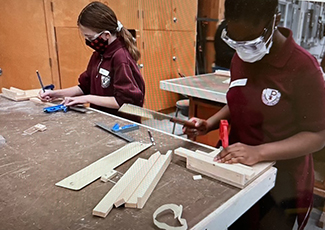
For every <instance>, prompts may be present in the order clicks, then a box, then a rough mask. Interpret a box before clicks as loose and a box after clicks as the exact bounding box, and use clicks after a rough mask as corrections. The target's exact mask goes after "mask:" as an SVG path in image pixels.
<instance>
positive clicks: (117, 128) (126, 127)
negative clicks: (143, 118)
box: [112, 123, 139, 133]
mask: <svg viewBox="0 0 325 230" xmlns="http://www.w3.org/2000/svg"><path fill="white" fill-rule="evenodd" d="M137 129H139V125H137V124H131V125H124V126H122V127H121V126H120V125H119V124H118V123H116V124H115V125H114V126H113V127H112V131H114V132H121V133H126V132H130V131H133V130H137Z"/></svg>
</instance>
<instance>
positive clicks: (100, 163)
mask: <svg viewBox="0 0 325 230" xmlns="http://www.w3.org/2000/svg"><path fill="white" fill-rule="evenodd" d="M151 145H152V144H151V143H150V144H144V143H140V142H132V143H129V144H127V145H125V146H124V147H122V148H120V149H118V150H116V151H115V152H113V153H111V154H109V155H107V156H105V157H103V158H101V159H99V160H97V161H95V162H94V163H92V164H90V165H88V166H87V167H85V168H83V169H81V170H79V171H78V172H76V173H74V174H72V175H70V176H68V177H67V178H65V179H63V180H61V181H59V182H58V183H56V184H55V185H56V186H60V187H64V188H68V189H72V190H80V189H82V188H83V187H84V186H86V185H88V184H90V183H91V182H93V181H94V180H96V179H98V178H100V177H101V176H102V175H104V174H105V173H107V172H109V171H110V170H113V169H114V168H116V167H117V166H119V165H121V164H123V163H124V162H125V161H127V160H129V159H130V158H132V157H134V156H135V155H137V154H139V153H140V152H142V151H144V150H146V149H147V148H149V147H150V146H151Z"/></svg>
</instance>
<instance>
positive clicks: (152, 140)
mask: <svg viewBox="0 0 325 230" xmlns="http://www.w3.org/2000/svg"><path fill="white" fill-rule="evenodd" d="M148 134H149V138H150V141H151V143H152V145H153V146H155V145H156V142H155V139H153V136H152V134H151V132H150V130H149V129H148Z"/></svg>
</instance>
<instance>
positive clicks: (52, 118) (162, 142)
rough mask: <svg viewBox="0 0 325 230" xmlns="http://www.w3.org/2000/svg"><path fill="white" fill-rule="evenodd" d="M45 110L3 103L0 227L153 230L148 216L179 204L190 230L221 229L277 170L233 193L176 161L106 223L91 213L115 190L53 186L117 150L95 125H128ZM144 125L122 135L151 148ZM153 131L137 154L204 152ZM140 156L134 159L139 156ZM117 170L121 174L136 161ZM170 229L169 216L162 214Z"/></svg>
mask: <svg viewBox="0 0 325 230" xmlns="http://www.w3.org/2000/svg"><path fill="white" fill-rule="evenodd" d="M42 109H43V106H42V105H37V104H34V103H33V102H30V101H23V102H14V101H10V100H7V99H5V98H2V97H0V135H2V136H3V137H4V138H5V139H6V143H5V144H2V145H0V183H1V187H0V199H1V205H0V223H1V224H0V229H5V230H10V229H47V230H51V229H53V230H54V229H55V230H57V229H96V230H101V229H157V228H156V227H155V226H154V224H153V221H152V214H153V212H154V211H155V210H156V209H157V208H158V207H160V206H161V205H163V204H166V203H175V204H178V205H179V204H182V205H183V207H184V211H183V216H182V217H183V218H185V219H186V220H187V222H188V226H189V228H193V229H226V228H227V226H229V225H230V224H231V223H232V222H233V221H235V220H236V219H237V218H238V217H239V216H240V215H242V213H244V212H245V210H247V209H248V208H249V207H250V206H251V205H252V204H253V203H254V202H256V201H257V200H258V199H260V197H261V196H263V194H265V193H266V192H267V191H269V190H270V189H271V188H272V187H273V186H274V181H275V174H276V169H275V168H271V169H270V170H268V171H267V172H266V173H264V174H263V175H262V176H260V177H259V178H257V179H256V180H255V181H254V182H252V183H251V184H250V185H248V186H247V187H246V188H245V189H242V190H240V189H238V188H235V187H232V186H230V185H227V184H225V183H222V182H218V181H216V180H214V179H211V178H208V177H205V176H203V179H202V180H198V181H194V180H193V179H192V176H193V175H196V173H195V172H191V171H189V170H187V169H186V168H185V162H184V161H183V160H182V159H181V158H179V157H177V156H173V160H172V163H171V164H170V165H169V167H168V168H167V170H166V172H165V173H164V175H163V177H162V178H161V180H160V181H159V183H158V185H157V187H156V188H155V190H154V191H153V193H152V195H151V196H150V198H149V200H148V202H147V203H146V205H145V206H144V208H143V209H141V210H138V209H130V208H124V207H122V208H117V209H116V208H113V210H112V211H111V212H110V213H109V215H108V216H107V217H106V218H99V217H95V216H93V215H92V209H93V208H94V207H95V206H96V205H97V203H98V202H99V201H100V200H101V199H102V198H103V196H105V195H106V193H107V192H108V191H109V189H110V188H111V187H112V186H113V184H112V183H103V182H101V181H99V180H97V181H95V182H93V183H91V184H90V185H88V186H86V187H85V188H83V189H82V190H80V191H72V190H68V189H64V188H61V187H57V186H55V183H56V182H58V181H60V180H62V179H64V178H65V177H67V176H69V175H71V174H72V173H74V172H76V171H78V170H80V169H82V168H84V167H85V166H87V165H89V164H90V163H92V162H94V161H96V160H97V159H99V158H101V157H103V156H105V155H107V154H109V153H111V152H113V151H115V150H117V149H119V148H121V147H122V146H124V145H125V144H126V142H125V141H124V140H122V139H120V138H118V137H115V136H113V135H111V134H109V133H107V132H105V131H103V130H102V129H100V128H97V127H95V125H94V122H98V121H99V122H103V123H105V124H107V126H109V127H112V126H113V125H114V124H115V123H119V124H120V125H126V124H130V122H129V121H127V120H124V119H121V118H118V117H115V116H111V115H108V114H104V113H100V112H96V111H89V112H87V113H86V114H81V113H77V112H74V111H69V112H67V113H63V112H57V113H52V114H47V113H44V112H43V110H42ZM37 123H41V124H43V125H46V127H47V130H46V131H44V132H37V133H34V134H32V135H22V134H23V131H24V130H26V129H28V128H30V127H31V126H34V125H35V124H37ZM147 129H148V127H146V126H143V125H141V126H140V129H139V130H135V131H132V132H129V133H127V135H129V136H131V137H133V138H134V139H135V140H136V141H141V142H146V143H148V142H149V137H148V133H147ZM151 130H152V134H153V137H154V138H155V141H156V143H157V144H156V146H152V147H151V148H149V149H147V150H146V151H144V152H143V153H141V154H139V155H138V156H140V157H142V158H148V157H149V156H150V155H151V154H152V153H154V152H156V151H160V152H161V153H163V154H165V153H166V152H167V150H169V149H172V150H173V149H175V148H178V147H180V146H182V147H185V148H188V149H193V150H196V149H200V150H203V151H208V150H209V148H208V147H205V146H203V145H200V144H198V143H195V142H191V141H189V140H186V139H183V138H180V137H177V136H174V135H169V134H166V133H163V132H160V131H158V130H154V129H151ZM138 156H137V157H138ZM137 157H135V158H133V159H131V160H129V161H127V162H126V163H124V164H123V165H121V166H120V167H118V168H117V170H118V171H120V172H122V173H124V172H125V171H126V170H127V169H128V168H129V167H130V165H131V164H132V163H133V162H134V161H135V159H136V158H137ZM159 220H160V221H162V220H165V221H166V222H168V223H169V224H172V223H174V221H173V218H172V215H170V216H168V217H167V216H162V217H160V219H159Z"/></svg>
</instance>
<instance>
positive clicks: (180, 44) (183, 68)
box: [172, 31, 196, 78]
mask: <svg viewBox="0 0 325 230" xmlns="http://www.w3.org/2000/svg"><path fill="white" fill-rule="evenodd" d="M195 36H196V33H195V32H194V31H190V32H184V31H182V32H179V31H173V32H172V41H173V42H172V56H173V57H175V58H176V59H175V60H173V61H172V73H173V78H177V77H179V76H178V74H177V72H178V71H179V72H180V73H182V74H184V75H185V76H193V75H194V74H195Z"/></svg>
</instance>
